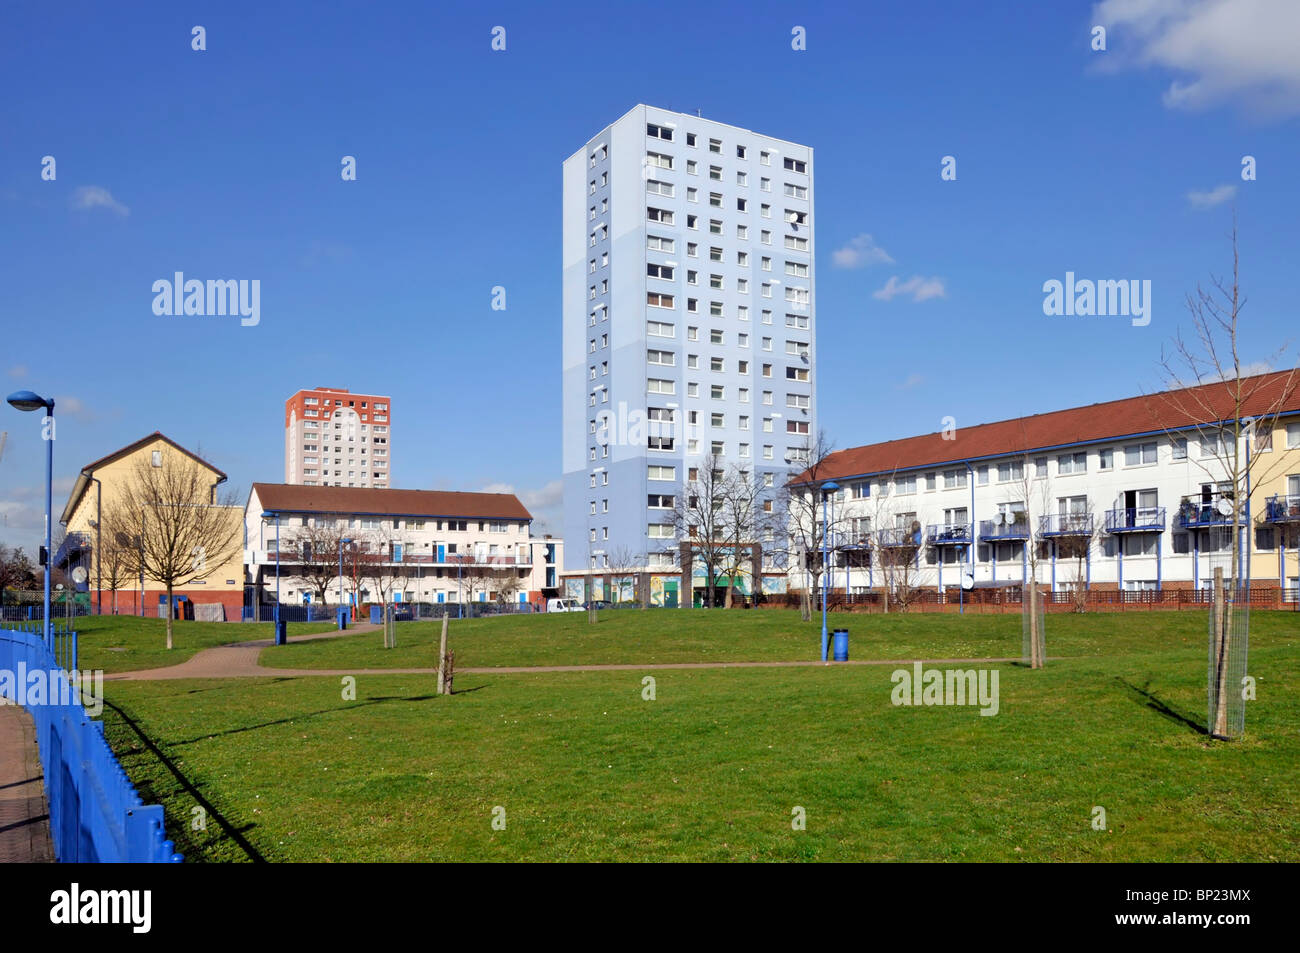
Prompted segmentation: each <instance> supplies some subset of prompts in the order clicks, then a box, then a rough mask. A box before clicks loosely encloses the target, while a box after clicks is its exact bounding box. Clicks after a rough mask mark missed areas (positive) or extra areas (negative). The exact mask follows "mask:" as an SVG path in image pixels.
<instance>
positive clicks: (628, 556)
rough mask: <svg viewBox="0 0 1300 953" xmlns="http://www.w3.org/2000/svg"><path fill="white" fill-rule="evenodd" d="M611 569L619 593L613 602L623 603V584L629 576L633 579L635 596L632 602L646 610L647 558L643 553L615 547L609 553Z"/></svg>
mask: <svg viewBox="0 0 1300 953" xmlns="http://www.w3.org/2000/svg"><path fill="white" fill-rule="evenodd" d="M609 569H610V573H611V574H612V575H613V577H614V586H615V587H616V591H617V593H618V595H617V597H616V598H615V599H613V600H611V601H613V602H621V601H623V582H624V580H626V579H627V578H628V577H629V576H631V577H633V583H632V586H633V595H632V601H634V602H640V604H641V607H642V608H645V603H646V598H647V596H646V593H645V592H644V591H643V590H644V577H645V575H646V573H645V556H644V555H643V554H641V553H638V552H634V551H633V549H632V547H631V546H615V547H614V548H613V549H611V550H610V551H609Z"/></svg>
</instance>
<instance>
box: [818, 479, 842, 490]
mask: <svg viewBox="0 0 1300 953" xmlns="http://www.w3.org/2000/svg"><path fill="white" fill-rule="evenodd" d="M839 488H840V485H839V484H838V483H836V482H835V481H834V480H827V481H826V482H825V483H823V484H822V490H823V492H826V493H834V492H835V491H836V490H838V489H839Z"/></svg>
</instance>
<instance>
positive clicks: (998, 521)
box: [993, 512, 1006, 526]
mask: <svg viewBox="0 0 1300 953" xmlns="http://www.w3.org/2000/svg"><path fill="white" fill-rule="evenodd" d="M1005 519H1006V514H1005V513H1002V512H999V513H995V514H994V516H993V522H994V523H996V524H997V525H998V526H1001V525H1002V522H1003V520H1005Z"/></svg>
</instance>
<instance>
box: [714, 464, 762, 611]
mask: <svg viewBox="0 0 1300 953" xmlns="http://www.w3.org/2000/svg"><path fill="white" fill-rule="evenodd" d="M763 491H764V487H763V481H762V479H761V478H760V477H759V476H757V475H756V474H755V473H754V472H753V471H752V470H749V469H746V468H744V467H739V466H736V467H732V468H731V469H730V470H729V471H728V472H727V474H726V476H725V477H724V479H723V481H722V484H721V486H720V487H719V492H720V495H721V500H722V508H721V511H720V512H719V514H718V526H717V528H718V530H720V532H721V535H722V540H723V542H724V544H725V545H724V546H723V547H722V549H721V553H720V559H719V562H718V569H719V575H720V576H721V578H724V579H726V580H727V594H726V600H725V603H724V605H725V606H726V608H728V609H730V608H731V604H732V601H733V598H734V594H735V592H736V589H737V579H738V578H739V577H740V576H742V575H743V574H744V572H745V571H746V569H747V568H751V569H752V567H753V563H754V552H755V549H754V547H755V545H756V544H757V542H758V540H759V538H760V537H761V536H763V535H765V531H766V530H767V528H768V526H769V525H770V524H771V522H772V518H771V516H770V515H768V514H765V513H764V512H763ZM751 576H752V577H753V578H752V580H751V584H750V590H751V592H753V591H756V590H757V589H761V587H762V575H761V573H760V572H757V571H752V572H751Z"/></svg>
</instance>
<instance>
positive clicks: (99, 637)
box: [73, 615, 334, 673]
mask: <svg viewBox="0 0 1300 953" xmlns="http://www.w3.org/2000/svg"><path fill="white" fill-rule="evenodd" d="M73 628H75V629H76V630H77V654H78V656H79V658H78V660H77V663H78V666H79V667H80V668H81V669H83V670H85V671H94V670H96V669H101V670H103V671H105V672H109V673H112V672H131V671H137V670H139V669H146V668H161V667H163V666H164V665H178V664H180V663H181V662H184V661H187V660H188V659H190V658H191V657H193V655H194V653H195V652H198V651H199V650H200V649H210V648H212V647H214V646H217V645H224V644H225V643H227V642H253V641H256V640H257V639H270V638H274V637H275V627H274V625H273V624H272V623H270V622H260V623H259V622H247V623H245V622H173V623H172V645H173V648H172V649H171V651H168V650H167V620H166V619H142V618H140V617H139V616H132V615H100V616H95V615H92V616H83V617H81V618H79V619H77V620H75V625H74V626H73ZM333 628H334V626H333V625H332V624H331V623H330V622H328V621H326V622H290V623H289V634H290V635H300V634H304V635H305V634H307V633H310V632H328V631H330V630H331V629H333Z"/></svg>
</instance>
